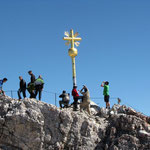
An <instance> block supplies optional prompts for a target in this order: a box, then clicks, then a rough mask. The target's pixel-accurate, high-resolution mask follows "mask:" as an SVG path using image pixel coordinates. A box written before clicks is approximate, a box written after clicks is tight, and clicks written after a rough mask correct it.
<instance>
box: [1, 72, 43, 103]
mask: <svg viewBox="0 0 150 150" xmlns="http://www.w3.org/2000/svg"><path fill="white" fill-rule="evenodd" d="M28 74H29V75H30V76H31V78H30V82H29V83H28V84H27V85H26V81H25V80H24V79H23V77H22V76H19V80H20V83H19V90H18V91H17V93H18V98H19V100H20V99H22V98H21V93H22V95H23V97H24V98H26V90H28V92H29V94H30V98H36V96H37V95H38V94H39V100H41V95H42V90H43V88H44V81H43V78H42V76H41V75H39V77H38V78H37V79H36V78H35V75H34V74H33V73H32V71H31V70H30V71H28ZM6 81H7V78H3V79H2V80H0V95H4V96H5V92H4V91H3V89H2V86H3V83H5V82H6Z"/></svg>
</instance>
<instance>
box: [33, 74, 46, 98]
mask: <svg viewBox="0 0 150 150" xmlns="http://www.w3.org/2000/svg"><path fill="white" fill-rule="evenodd" d="M34 87H35V97H36V96H37V94H38V93H39V100H41V95H42V90H43V88H44V81H43V78H42V76H41V75H40V76H39V77H38V78H37V79H36V80H35V82H34Z"/></svg>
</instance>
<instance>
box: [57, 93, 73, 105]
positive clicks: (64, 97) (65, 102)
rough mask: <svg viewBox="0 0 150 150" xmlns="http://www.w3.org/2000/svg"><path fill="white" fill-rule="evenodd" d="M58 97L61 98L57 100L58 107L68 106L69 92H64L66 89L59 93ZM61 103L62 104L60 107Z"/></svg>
mask: <svg viewBox="0 0 150 150" xmlns="http://www.w3.org/2000/svg"><path fill="white" fill-rule="evenodd" d="M59 97H60V98H62V100H61V101H59V105H60V108H65V107H66V108H68V106H69V101H70V94H69V93H66V91H63V92H62V94H61V95H59ZM62 105H64V106H63V107H62Z"/></svg>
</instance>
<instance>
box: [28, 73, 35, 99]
mask: <svg viewBox="0 0 150 150" xmlns="http://www.w3.org/2000/svg"><path fill="white" fill-rule="evenodd" d="M28 74H29V75H30V76H31V78H30V80H31V81H30V83H28V86H27V90H28V92H29V93H30V98H35V87H34V82H35V75H34V74H33V73H32V71H31V70H30V71H28Z"/></svg>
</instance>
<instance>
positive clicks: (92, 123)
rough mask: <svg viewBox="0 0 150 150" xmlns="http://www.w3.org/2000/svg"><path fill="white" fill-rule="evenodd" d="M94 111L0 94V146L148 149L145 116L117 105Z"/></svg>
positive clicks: (9, 149) (1, 149) (17, 149)
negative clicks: (60, 106) (90, 112)
mask: <svg viewBox="0 0 150 150" xmlns="http://www.w3.org/2000/svg"><path fill="white" fill-rule="evenodd" d="M97 111H98V109H96V111H94V110H93V112H94V113H93V114H92V115H91V116H89V115H88V113H87V112H86V111H85V112H84V111H83V112H80V111H76V112H74V111H72V108H68V109H62V110H60V109H59V108H57V107H56V106H53V105H51V104H47V103H44V102H41V101H37V100H35V99H24V100H22V101H19V100H16V99H11V98H10V97H0V150H63V149H64V150H104V149H106V150H132V149H133V150H134V149H135V150H138V149H141V150H143V149H150V136H149V135H150V125H149V119H146V120H145V119H144V118H145V117H146V116H144V115H142V114H140V113H138V112H136V111H135V110H133V109H131V108H128V107H126V106H120V105H114V106H113V108H112V109H111V110H107V109H105V108H101V109H99V112H97ZM96 112H97V114H96ZM146 118H147V117H146Z"/></svg>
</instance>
